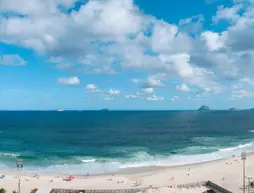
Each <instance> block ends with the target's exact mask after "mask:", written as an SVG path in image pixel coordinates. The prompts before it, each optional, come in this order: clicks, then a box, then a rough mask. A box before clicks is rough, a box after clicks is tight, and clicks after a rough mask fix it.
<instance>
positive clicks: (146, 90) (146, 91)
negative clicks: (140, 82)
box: [143, 88, 154, 94]
mask: <svg viewBox="0 0 254 193" xmlns="http://www.w3.org/2000/svg"><path fill="white" fill-rule="evenodd" d="M143 91H144V92H145V93H148V94H152V93H154V89H153V88H144V89H143Z"/></svg>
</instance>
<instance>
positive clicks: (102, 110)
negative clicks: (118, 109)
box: [100, 109, 109, 111]
mask: <svg viewBox="0 0 254 193" xmlns="http://www.w3.org/2000/svg"><path fill="white" fill-rule="evenodd" d="M100 111H109V109H101V110H100Z"/></svg>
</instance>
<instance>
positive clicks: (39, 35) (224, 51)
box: [0, 0, 254, 98]
mask: <svg viewBox="0 0 254 193" xmlns="http://www.w3.org/2000/svg"><path fill="white" fill-rule="evenodd" d="M75 2H77V1H75V0H44V1H40V0H34V1H33V2H30V1H29V0H9V1H3V0H0V12H1V13H2V16H0V29H1V30H0V41H1V42H4V43H5V44H11V45H17V46H20V47H24V48H27V49H30V50H33V51H35V52H36V53H37V54H38V55H41V56H43V57H45V58H48V60H47V61H48V62H50V63H53V64H54V65H55V66H56V67H57V68H58V69H60V70H71V69H72V70H75V72H81V73H93V74H109V75H115V74H121V73H125V72H130V73H132V72H135V73H136V72H137V73H140V74H142V75H145V76H148V77H147V78H146V79H141V78H138V79H133V80H132V82H133V83H135V84H136V85H137V86H138V87H140V88H141V89H148V90H149V89H150V91H151V89H154V88H159V87H166V84H168V83H169V82H172V81H173V82H184V83H185V84H186V86H187V85H188V86H189V87H195V89H196V90H197V91H198V92H200V93H202V96H208V95H211V94H218V93H220V92H222V91H223V88H224V86H228V85H225V84H226V83H225V82H229V84H234V83H235V82H236V81H241V82H244V83H248V84H251V83H253V82H254V81H253V78H252V77H253V70H254V65H253V64H254V43H253V41H252V39H253V34H254V20H253V16H254V11H253V10H254V4H253V2H251V1H249V3H248V2H246V1H245V2H244V1H241V0H238V1H234V3H235V4H233V5H232V6H229V7H219V8H218V10H217V12H216V13H214V17H213V22H214V23H213V24H215V25H216V24H218V25H220V21H222V20H223V21H228V22H226V24H225V26H223V28H224V29H223V28H221V27H220V26H216V27H215V28H213V26H212V27H211V29H209V31H208V30H204V28H203V22H204V16H202V15H197V16H193V17H190V18H182V19H181V20H180V21H179V22H175V23H168V22H166V21H162V20H158V19H156V18H155V17H153V16H152V15H148V14H145V13H144V12H142V11H141V10H140V9H139V7H138V6H137V5H136V4H135V3H134V2H135V1H133V0H121V1H119V0H106V1H101V0H93V1H87V2H79V3H80V4H79V6H76V7H75ZM28 3H29V6H24V5H28ZM7 13H11V14H7ZM239 13H240V14H239ZM112 29H114V30H112ZM217 29H220V30H217ZM221 29H223V30H221ZM2 60H3V59H2ZM21 63H22V62H21ZM21 63H20V64H21ZM158 74H163V76H157V75H158ZM225 80H226V81H225ZM244 80H248V81H244ZM178 86H179V88H178V89H180V90H182V88H183V87H181V86H182V85H178ZM93 90H94V91H96V92H98V91H100V90H99V89H97V88H95V89H93ZM183 90H184V89H183ZM185 90H186V88H185ZM187 90H188V89H187ZM100 92H102V91H100ZM105 93H107V91H105ZM126 96H128V97H129V98H135V97H134V96H136V95H132V94H129V95H126ZM137 98H138V97H137Z"/></svg>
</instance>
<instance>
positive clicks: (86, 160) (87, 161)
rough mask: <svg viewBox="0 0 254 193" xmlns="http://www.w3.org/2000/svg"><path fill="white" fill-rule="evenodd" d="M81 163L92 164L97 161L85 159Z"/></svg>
mask: <svg viewBox="0 0 254 193" xmlns="http://www.w3.org/2000/svg"><path fill="white" fill-rule="evenodd" d="M81 161H82V162H84V163H91V162H95V161H96V159H83V160H81Z"/></svg>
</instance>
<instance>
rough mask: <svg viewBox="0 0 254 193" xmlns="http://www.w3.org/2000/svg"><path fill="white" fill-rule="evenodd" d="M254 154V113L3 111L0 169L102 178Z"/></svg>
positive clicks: (0, 134)
mask: <svg viewBox="0 0 254 193" xmlns="http://www.w3.org/2000/svg"><path fill="white" fill-rule="evenodd" d="M242 151H246V152H252V151H254V111H235V112H234V111H208V112H199V111H63V112H57V111H0V169H8V170H15V168H16V162H15V160H16V158H17V157H19V158H23V159H24V170H25V171H30V172H35V171H37V172H49V173H55V172H56V173H71V174H86V173H87V172H89V173H90V174H102V173H111V172H117V171H119V170H121V169H126V168H131V167H146V166H174V165H183V164H189V163H198V162H204V161H211V160H216V159H221V158H223V157H230V156H232V155H239V154H240V153H241V152H242Z"/></svg>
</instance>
